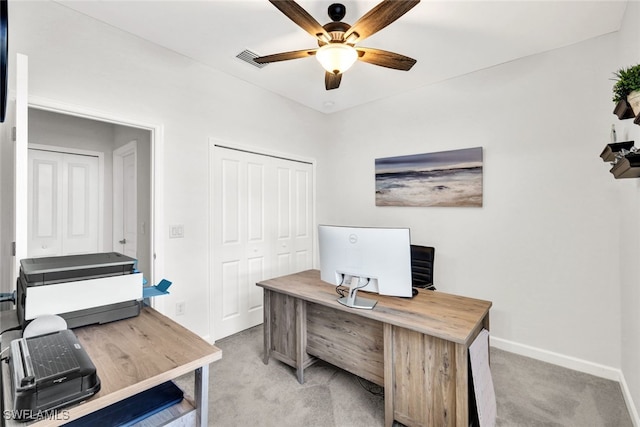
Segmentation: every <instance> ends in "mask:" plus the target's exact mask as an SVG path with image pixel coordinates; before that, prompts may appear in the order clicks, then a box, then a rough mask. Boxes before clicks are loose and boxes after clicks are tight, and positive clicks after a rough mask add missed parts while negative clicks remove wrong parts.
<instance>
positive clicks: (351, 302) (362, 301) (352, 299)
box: [338, 276, 378, 310]
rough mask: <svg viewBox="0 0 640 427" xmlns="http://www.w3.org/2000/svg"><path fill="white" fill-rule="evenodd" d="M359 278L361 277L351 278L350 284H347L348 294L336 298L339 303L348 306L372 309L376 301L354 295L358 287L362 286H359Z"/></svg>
mask: <svg viewBox="0 0 640 427" xmlns="http://www.w3.org/2000/svg"><path fill="white" fill-rule="evenodd" d="M361 280H363V279H362V278H360V277H356V276H354V277H352V278H351V284H350V285H349V296H346V297H342V298H338V302H339V303H340V304H342V305H345V306H347V307H350V308H362V309H365V310H371V309H373V307H375V305H376V303H377V302H378V301H376V300H373V299H368V298H362V297H359V296H356V294H357V293H358V289H359V288H361V287H363V286H364V285H363V286H359V284H360V281H361Z"/></svg>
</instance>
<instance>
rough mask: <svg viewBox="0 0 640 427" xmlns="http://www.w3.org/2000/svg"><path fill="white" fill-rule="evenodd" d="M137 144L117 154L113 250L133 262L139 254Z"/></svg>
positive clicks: (119, 149)
mask: <svg viewBox="0 0 640 427" xmlns="http://www.w3.org/2000/svg"><path fill="white" fill-rule="evenodd" d="M137 176H138V175H137V142H136V141H131V142H130V143H128V144H126V145H125V146H123V147H120V148H118V149H117V150H114V152H113V248H114V250H115V251H116V252H120V253H122V254H125V255H127V256H130V257H132V258H137V257H138V256H137V253H138V242H137V238H138V226H137V224H138V214H137V212H138V207H137V203H138V197H137Z"/></svg>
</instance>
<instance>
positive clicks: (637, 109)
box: [613, 64, 640, 119]
mask: <svg viewBox="0 0 640 427" xmlns="http://www.w3.org/2000/svg"><path fill="white" fill-rule="evenodd" d="M613 74H614V75H615V79H613V80H615V84H614V85H613V102H615V103H616V104H617V105H616V109H615V110H614V114H616V115H617V116H618V117H619V118H621V119H622V118H632V117H635V116H637V115H638V114H640V64H637V65H632V66H630V67H626V68H621V69H619V70H618V71H616V72H615V73H613ZM627 105H628V106H629V107H631V109H632V111H633V114H632V115H630V114H629V113H628V112H627V113H626V114H624V113H625V110H627V108H628V107H627ZM619 113H621V114H623V115H624V117H621V114H619Z"/></svg>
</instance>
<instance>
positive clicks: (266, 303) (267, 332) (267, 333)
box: [262, 289, 271, 365]
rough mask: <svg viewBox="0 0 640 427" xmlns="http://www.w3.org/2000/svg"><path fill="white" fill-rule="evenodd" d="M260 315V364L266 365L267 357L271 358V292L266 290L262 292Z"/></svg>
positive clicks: (267, 362)
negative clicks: (262, 336) (262, 351)
mask: <svg viewBox="0 0 640 427" xmlns="http://www.w3.org/2000/svg"><path fill="white" fill-rule="evenodd" d="M262 315H263V323H262V330H263V333H264V340H263V342H264V354H263V356H262V362H263V363H264V364H265V365H268V364H269V357H271V291H269V290H267V289H265V290H264V300H263V307H262Z"/></svg>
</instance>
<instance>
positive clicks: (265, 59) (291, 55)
mask: <svg viewBox="0 0 640 427" xmlns="http://www.w3.org/2000/svg"><path fill="white" fill-rule="evenodd" d="M317 50H318V49H306V50H294V51H291V52H282V53H274V54H273V55H265V56H259V57H257V58H253V60H254V62H257V63H258V64H268V63H270V62H278V61H288V60H290V59H300V58H308V57H310V56H314V55H315V54H316V51H317Z"/></svg>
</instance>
